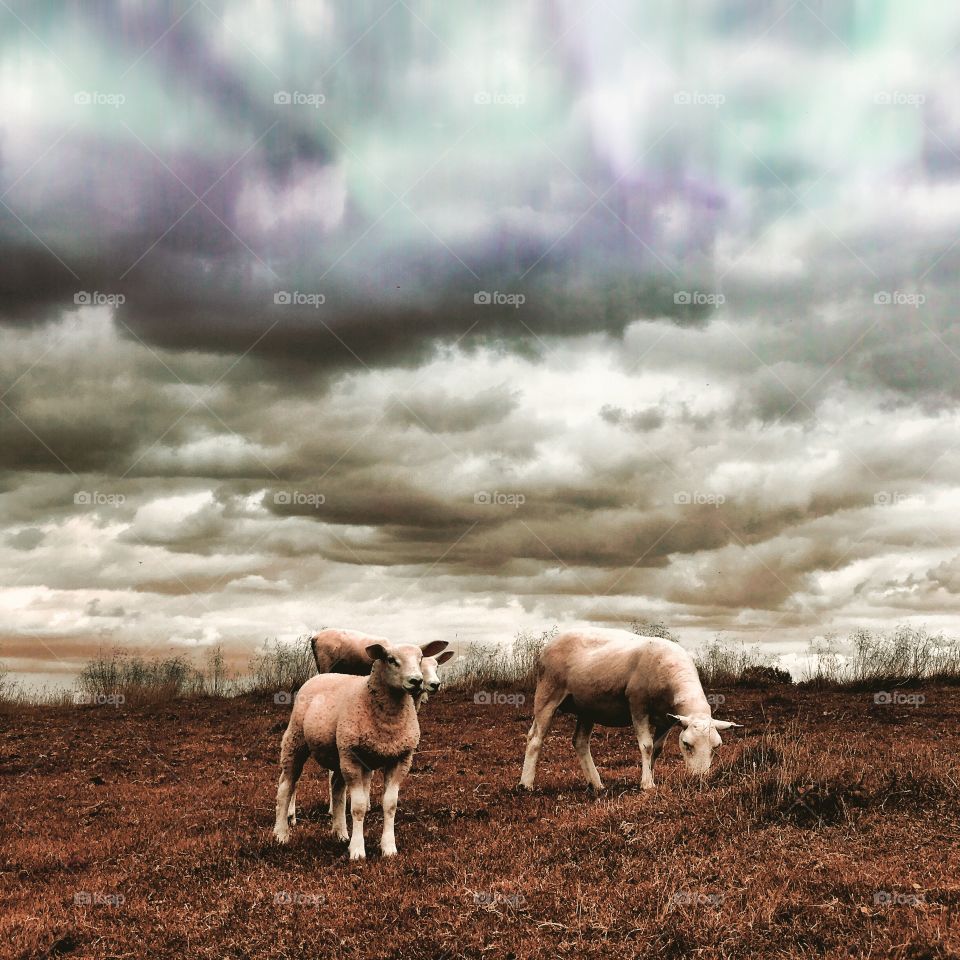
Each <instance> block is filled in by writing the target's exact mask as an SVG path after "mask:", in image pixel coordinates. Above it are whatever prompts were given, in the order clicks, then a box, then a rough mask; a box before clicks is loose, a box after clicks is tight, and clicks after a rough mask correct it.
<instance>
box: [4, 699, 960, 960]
mask: <svg viewBox="0 0 960 960" xmlns="http://www.w3.org/2000/svg"><path fill="white" fill-rule="evenodd" d="M913 693H914V694H916V693H917V691H913ZM723 696H725V698H726V699H725V702H724V703H723V704H722V705H721V706H720V707H719V708H718V709H717V710H715V714H716V715H717V716H720V717H726V718H730V719H735V720H738V721H740V722H741V723H743V724H745V726H744V729H743V730H741V731H731V732H729V733H727V734H725V735H724V739H725V741H726V742H725V745H724V746H723V748H722V749H721V751H720V754H719V755H718V759H717V761H716V762H715V764H714V769H713V770H712V771H711V775H710V777H709V778H708V779H707V780H706V781H705V782H704V783H702V784H700V783H698V782H696V781H690V780H688V779H687V778H686V777H685V775H684V773H683V769H682V762H681V760H680V757H679V750H678V748H677V744H676V736H675V735H671V737H670V739H669V744H668V748H667V749H666V751H665V753H664V756H663V757H662V758H661V760H660V762H659V764H658V767H657V780H658V786H657V788H656V790H654V791H651V792H642V791H641V790H640V789H639V786H638V782H639V754H638V751H637V748H636V744H635V742H634V740H633V737H632V734H631V733H630V732H629V731H625V730H612V731H601V732H599V734H598V735H595V737H594V757H595V759H596V761H597V765H598V767H599V768H600V771H601V775H602V776H603V777H604V778H605V781H606V783H607V790H606V792H605V793H604V794H602V795H601V796H599V797H594V796H592V795H591V794H590V793H588V791H587V789H586V787H585V784H584V783H583V780H582V777H581V775H580V771H579V767H578V765H577V761H576V757H575V755H574V753H573V749H572V747H571V744H570V736H571V733H572V722H571V720H570V718H561V719H559V720H558V722H557V723H556V724H555V726H554V729H553V732H552V733H551V735H550V736H549V738H548V739H547V741H546V743H545V745H544V749H543V754H542V758H541V767H540V774H539V777H538V782H537V790H536V792H535V793H533V794H531V795H526V794H521V793H518V792H517V791H516V788H515V784H516V782H517V780H518V777H519V773H520V766H521V761H522V756H523V750H524V744H525V740H524V736H525V733H526V730H527V727H528V725H529V713H530V697H529V696H528V697H527V699H526V702H525V703H522V704H519V705H517V704H513V703H503V702H497V700H498V698H496V697H493V698H487V699H489V700H493V701H494V702H488V703H475V702H474V697H473V695H472V694H464V693H456V692H452V691H447V692H443V693H441V694H440V695H439V696H438V697H437V698H436V699H435V700H434V701H432V702H431V703H430V704H429V705H428V706H427V707H426V708H425V709H424V712H423V713H422V714H421V720H422V729H423V737H422V744H421V745H422V749H421V751H420V752H419V754H418V756H417V759H416V761H415V763H414V768H413V772H412V774H411V776H410V778H409V779H408V780H407V782H406V783H405V785H404V787H403V789H402V790H401V794H400V812H399V814H398V818H397V842H398V846H399V849H400V855H399V857H397V858H395V859H392V860H381V859H380V858H379V856H378V854H377V849H378V844H377V841H378V838H379V830H380V817H379V811H378V809H377V808H376V805H377V804H378V803H379V790H378V787H379V783H378V781H375V797H376V799H375V809H374V811H373V812H372V813H371V814H370V815H368V818H367V830H366V836H367V849H368V852H369V853H370V854H371V858H370V859H369V860H368V861H366V862H361V863H351V862H349V861H348V859H347V857H346V848H345V846H344V845H342V844H340V843H338V842H337V841H335V840H334V839H333V838H332V837H331V836H330V834H329V821H328V818H327V815H326V799H325V789H326V786H325V779H326V778H325V777H324V776H322V775H320V771H319V770H318V768H317V767H316V766H314V765H312V764H311V765H308V767H307V771H306V773H305V775H304V780H303V781H302V787H301V793H300V800H301V804H300V806H301V811H302V813H301V817H302V819H301V822H300V824H299V825H298V826H297V827H296V829H295V830H294V833H293V839H292V841H291V843H290V844H289V845H288V846H287V847H279V846H277V845H276V844H275V843H274V842H273V840H272V837H271V826H272V820H273V803H274V796H275V790H276V777H277V764H276V760H277V755H278V750H279V744H280V736H281V732H282V730H283V727H284V726H285V720H286V715H287V713H288V711H289V707H288V706H285V705H277V704H275V703H274V702H273V698H272V697H271V696H269V695H267V696H263V697H255V696H252V695H251V696H247V697H244V698H240V699H237V700H232V701H231V700H217V699H194V700H184V701H176V702H172V703H170V704H167V705H154V706H141V707H136V706H131V705H125V706H83V707H72V708H71V707H22V706H21V707H16V708H13V707H7V708H5V710H4V712H3V713H2V714H0V784H2V811H3V813H2V823H3V835H2V840H0V871H2V872H0V897H2V903H3V909H2V911H0V956H3V957H17V958H31V960H32V958H37V957H53V956H67V957H75V958H79V957H84V958H86V957H96V958H105V957H116V958H120V957H123V958H126V957H148V956H149V957H177V958H189V960H192V958H217V960H221V958H226V957H256V958H258V960H261V958H263V960H266V958H271V957H310V958H314V957H377V958H379V957H395V958H398V960H399V958H403V960H416V958H428V957H429V958H434V957H436V958H441V957H465V958H501V957H517V958H542V960H547V958H549V960H554V958H558V957H561V958H565V957H571V958H574V957H576V958H580V957H597V958H600V957H603V958H605V960H609V958H611V957H614V958H616V957H629V956H639V957H657V958H664V957H668V958H669V957H704V958H707V957H710V958H713V957H724V958H726V957H738V958H739V957H743V958H747V957H750V958H756V957H798V956H799V957H804V956H809V957H822V956H827V957H841V956H842V957H859V956H878V957H879V956H893V957H911V958H923V957H956V956H960V920H958V919H957V906H958V901H960V844H958V839H960V830H958V826H960V788H958V782H960V761H958V758H960V690H957V689H956V688H953V689H950V688H932V689H930V688H928V689H924V690H923V691H922V698H921V699H922V701H923V702H915V701H913V702H909V703H908V702H904V700H903V697H902V696H901V697H900V698H899V700H900V702H896V703H887V704H884V703H879V704H878V703H875V702H874V695H873V694H871V693H849V692H848V693H837V692H831V693H822V692H816V691H811V690H807V691H798V690H794V689H792V688H790V687H779V688H771V689H770V690H766V691H738V690H728V691H725V692H724V693H723ZM499 699H500V700H501V701H502V698H499ZM881 699H882V698H881Z"/></svg>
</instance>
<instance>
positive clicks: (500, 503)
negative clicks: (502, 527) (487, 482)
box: [473, 490, 527, 509]
mask: <svg viewBox="0 0 960 960" xmlns="http://www.w3.org/2000/svg"><path fill="white" fill-rule="evenodd" d="M473 502H474V503H476V504H479V505H480V506H483V507H513V508H514V509H516V508H517V507H522V506H523V505H524V504H525V503H526V502H527V498H526V497H525V496H524V495H523V494H522V493H501V492H500V491H499V490H494V491H493V493H490V491H489V490H478V491H477V492H476V493H475V494H474V495H473Z"/></svg>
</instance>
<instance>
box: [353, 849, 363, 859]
mask: <svg viewBox="0 0 960 960" xmlns="http://www.w3.org/2000/svg"><path fill="white" fill-rule="evenodd" d="M350 859H351V860H366V859H367V855H366V854H365V853H364V852H363V851H362V850H351V851H350Z"/></svg>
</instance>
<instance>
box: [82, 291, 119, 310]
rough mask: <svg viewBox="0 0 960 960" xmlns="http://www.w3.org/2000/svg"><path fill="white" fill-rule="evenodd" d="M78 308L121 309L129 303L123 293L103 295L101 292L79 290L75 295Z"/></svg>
mask: <svg viewBox="0 0 960 960" xmlns="http://www.w3.org/2000/svg"><path fill="white" fill-rule="evenodd" d="M73 302H74V303H75V304H76V305H77V306H78V307H119V306H121V305H122V304H124V303H126V302H127V298H126V297H125V296H124V295H123V294H122V293H103V292H102V291H100V290H78V291H77V292H76V293H75V294H74V295H73Z"/></svg>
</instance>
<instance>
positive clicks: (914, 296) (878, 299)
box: [873, 290, 927, 310]
mask: <svg viewBox="0 0 960 960" xmlns="http://www.w3.org/2000/svg"><path fill="white" fill-rule="evenodd" d="M873 302H874V303H875V304H876V305H877V306H878V307H891V306H893V307H913V309H914V310H916V309H917V308H918V307H922V306H923V305H924V304H925V303H926V302H927V298H926V297H925V296H924V295H923V294H922V293H910V292H908V291H906V290H878V291H877V292H876V293H875V294H874V295H873Z"/></svg>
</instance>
